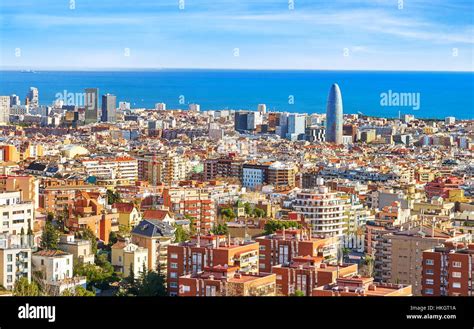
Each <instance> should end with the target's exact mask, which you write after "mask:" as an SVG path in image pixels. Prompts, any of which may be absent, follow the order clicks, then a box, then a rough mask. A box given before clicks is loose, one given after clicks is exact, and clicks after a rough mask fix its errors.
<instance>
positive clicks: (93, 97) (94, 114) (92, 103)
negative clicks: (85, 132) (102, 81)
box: [84, 88, 99, 124]
mask: <svg viewBox="0 0 474 329" xmlns="http://www.w3.org/2000/svg"><path fill="white" fill-rule="evenodd" d="M84 107H85V109H86V119H85V121H86V124H90V123H96V122H97V118H98V108H99V89H97V88H87V89H86V90H85V100H84Z"/></svg>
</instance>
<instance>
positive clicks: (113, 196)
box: [107, 190, 122, 204]
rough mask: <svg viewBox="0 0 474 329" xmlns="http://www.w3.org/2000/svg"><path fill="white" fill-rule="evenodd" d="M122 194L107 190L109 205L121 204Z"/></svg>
mask: <svg viewBox="0 0 474 329" xmlns="http://www.w3.org/2000/svg"><path fill="white" fill-rule="evenodd" d="M121 201H122V200H121V198H120V194H119V193H118V192H114V191H112V190H107V203H108V204H114V203H117V202H121Z"/></svg>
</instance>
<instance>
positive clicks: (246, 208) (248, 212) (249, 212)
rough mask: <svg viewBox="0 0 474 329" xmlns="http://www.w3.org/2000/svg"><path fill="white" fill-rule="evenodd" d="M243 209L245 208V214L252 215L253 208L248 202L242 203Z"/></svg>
mask: <svg viewBox="0 0 474 329" xmlns="http://www.w3.org/2000/svg"><path fill="white" fill-rule="evenodd" d="M244 210H245V214H246V215H247V216H250V215H252V212H253V208H252V205H251V204H250V203H248V202H245V204H244Z"/></svg>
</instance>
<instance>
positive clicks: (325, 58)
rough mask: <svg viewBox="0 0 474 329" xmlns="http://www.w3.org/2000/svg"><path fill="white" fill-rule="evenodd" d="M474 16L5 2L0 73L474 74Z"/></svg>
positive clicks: (459, 3)
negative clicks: (205, 70)
mask: <svg viewBox="0 0 474 329" xmlns="http://www.w3.org/2000/svg"><path fill="white" fill-rule="evenodd" d="M473 12H474V1H472V0H404V1H403V8H402V9H399V0H295V1H294V9H293V10H291V9H290V8H289V1H288V0H212V1H211V0H185V2H184V9H180V8H179V0H134V1H131V0H127V1H123V0H75V9H70V1H69V0H54V1H53V0H51V1H48V0H2V1H1V2H0V56H1V57H0V66H1V67H3V68H33V69H35V68H43V69H64V68H68V69H75V68H77V69H79V68H90V69H100V68H232V69H244V68H245V69H323V70H333V69H338V70H448V71H473V68H474V59H473V58H474V50H473V49H474V22H473V17H474V15H473ZM16 49H20V51H21V54H20V56H16V54H15V51H16ZM126 49H129V56H126V52H127V50H126ZM237 52H238V56H235V55H236V53H237ZM17 54H18V51H17ZM345 55H346V56H345ZM454 55H457V56H454Z"/></svg>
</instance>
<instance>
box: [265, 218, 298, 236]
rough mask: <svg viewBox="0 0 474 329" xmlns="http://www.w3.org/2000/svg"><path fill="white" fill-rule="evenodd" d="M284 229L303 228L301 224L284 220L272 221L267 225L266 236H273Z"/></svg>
mask: <svg viewBox="0 0 474 329" xmlns="http://www.w3.org/2000/svg"><path fill="white" fill-rule="evenodd" d="M283 228H285V229H289V228H301V224H300V223H297V222H294V221H283V220H271V221H268V222H267V223H265V227H264V230H265V234H273V233H275V232H276V231H278V230H282V229H283Z"/></svg>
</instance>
